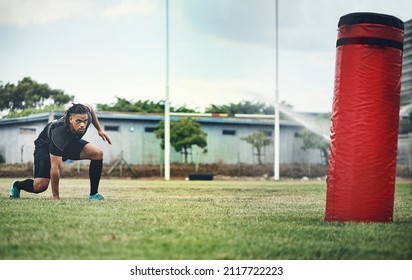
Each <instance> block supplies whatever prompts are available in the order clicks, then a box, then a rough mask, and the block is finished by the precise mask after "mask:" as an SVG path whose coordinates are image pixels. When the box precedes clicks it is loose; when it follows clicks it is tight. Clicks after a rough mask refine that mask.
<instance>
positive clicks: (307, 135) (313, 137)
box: [297, 128, 329, 165]
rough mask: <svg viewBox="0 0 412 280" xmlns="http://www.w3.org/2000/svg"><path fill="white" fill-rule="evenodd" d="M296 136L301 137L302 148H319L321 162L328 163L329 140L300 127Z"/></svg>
mask: <svg viewBox="0 0 412 280" xmlns="http://www.w3.org/2000/svg"><path fill="white" fill-rule="evenodd" d="M297 136H298V137H300V138H302V139H303V146H302V150H304V151H306V150H309V149H319V150H320V153H321V159H322V161H323V164H325V165H326V164H328V152H329V142H328V141H326V140H325V139H324V138H323V137H321V136H319V135H317V134H315V133H313V132H311V131H310V130H308V129H306V128H305V129H302V130H301V131H299V132H298V133H297Z"/></svg>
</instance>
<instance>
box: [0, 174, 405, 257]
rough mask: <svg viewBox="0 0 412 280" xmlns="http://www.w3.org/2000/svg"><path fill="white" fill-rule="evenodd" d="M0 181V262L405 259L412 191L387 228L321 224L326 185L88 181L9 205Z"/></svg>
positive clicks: (65, 183)
mask: <svg viewBox="0 0 412 280" xmlns="http://www.w3.org/2000/svg"><path fill="white" fill-rule="evenodd" d="M11 181H12V180H11V179H0V259H66V260H71V259H80V260H83V259H97V260H100V259H119V260H124V259H136V260H138V259H163V260H170V259H193V260H198V259H212V260H216V259H259V260H260V259H356V260H357V259H373V260H375V259H409V260H411V259H412V234H411V232H412V211H411V205H412V186H411V183H410V182H404V183H398V184H397V186H396V199H395V215H394V222H393V223H386V224H384V223H327V222H324V210H325V197H326V184H325V183H324V182H304V183H303V182H269V181H256V182H253V181H249V182H238V181H232V182H229V181H209V182H201V181H189V182H186V181H171V182H164V181H142V180H106V179H103V180H102V182H101V193H102V194H104V195H105V196H106V200H104V201H89V200H88V199H87V196H88V190H89V187H88V181H87V180H74V179H62V180H61V187H60V189H61V191H60V194H61V197H62V200H61V201H60V202H55V201H52V200H51V199H50V197H51V193H50V189H49V190H47V191H46V192H45V193H43V194H40V195H33V194H28V193H24V192H22V196H21V198H20V199H14V200H13V199H10V198H8V189H9V183H10V182H11Z"/></svg>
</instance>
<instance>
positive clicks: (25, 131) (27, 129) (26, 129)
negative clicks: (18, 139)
mask: <svg viewBox="0 0 412 280" xmlns="http://www.w3.org/2000/svg"><path fill="white" fill-rule="evenodd" d="M19 132H20V134H36V129H35V128H33V127H20V131H19Z"/></svg>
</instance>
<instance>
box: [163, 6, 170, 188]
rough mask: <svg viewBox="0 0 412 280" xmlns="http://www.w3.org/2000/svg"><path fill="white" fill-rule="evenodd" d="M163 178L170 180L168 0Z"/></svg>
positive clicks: (167, 14) (167, 16)
mask: <svg viewBox="0 0 412 280" xmlns="http://www.w3.org/2000/svg"><path fill="white" fill-rule="evenodd" d="M164 140H165V156H164V162H165V180H166V181H169V180H170V103H169V0H166V100H165V139H164Z"/></svg>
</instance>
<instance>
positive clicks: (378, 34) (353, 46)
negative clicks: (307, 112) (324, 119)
mask: <svg viewBox="0 0 412 280" xmlns="http://www.w3.org/2000/svg"><path fill="white" fill-rule="evenodd" d="M338 28H339V29H338V40H337V44H336V69H335V88H334V97H333V109H332V120H331V121H332V123H331V135H330V140H331V141H330V156H329V162H328V177H327V194H326V213H325V220H326V221H355V222H391V221H392V220H393V207H394V193H395V176H396V155H397V142H398V126H399V107H400V86H401V74H402V53H403V36H404V35H403V34H404V26H403V21H401V20H400V19H398V18H396V17H393V16H389V15H383V14H376V13H352V14H348V15H345V16H343V17H341V18H340V20H339V24H338Z"/></svg>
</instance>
